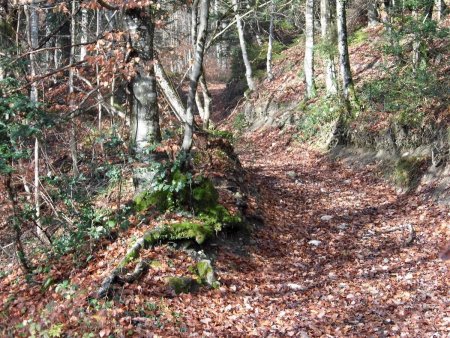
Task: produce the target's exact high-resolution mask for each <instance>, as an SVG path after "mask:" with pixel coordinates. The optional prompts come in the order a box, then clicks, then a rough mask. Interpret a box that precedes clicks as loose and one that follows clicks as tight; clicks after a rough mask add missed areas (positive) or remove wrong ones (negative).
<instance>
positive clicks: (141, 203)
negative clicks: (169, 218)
mask: <svg viewBox="0 0 450 338" xmlns="http://www.w3.org/2000/svg"><path fill="white" fill-rule="evenodd" d="M133 202H134V203H133V204H134V210H136V211H139V212H141V211H145V210H148V209H149V208H150V207H152V206H155V207H156V208H157V209H158V210H160V211H164V210H167V208H168V207H169V192H168V191H154V192H150V191H143V192H141V193H140V194H138V195H137V196H136V197H135V198H134V201H133Z"/></svg>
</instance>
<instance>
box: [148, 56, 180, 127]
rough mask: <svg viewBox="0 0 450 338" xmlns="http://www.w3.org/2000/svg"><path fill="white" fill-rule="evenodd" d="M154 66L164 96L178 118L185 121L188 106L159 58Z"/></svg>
mask: <svg viewBox="0 0 450 338" xmlns="http://www.w3.org/2000/svg"><path fill="white" fill-rule="evenodd" d="M154 66H155V75H156V82H157V83H158V85H159V87H160V88H161V91H162V92H163V95H164V97H165V98H166V100H167V102H169V105H170V107H171V108H172V111H173V112H174V114H175V116H176V117H177V119H178V120H179V121H181V122H185V112H186V108H185V107H184V105H183V102H182V101H181V99H180V96H179V95H178V93H177V91H176V90H175V89H174V87H173V85H172V82H171V81H170V79H169V77H168V76H167V74H166V72H165V71H164V68H163V66H162V65H161V62H160V61H159V60H158V59H157V58H155V63H154Z"/></svg>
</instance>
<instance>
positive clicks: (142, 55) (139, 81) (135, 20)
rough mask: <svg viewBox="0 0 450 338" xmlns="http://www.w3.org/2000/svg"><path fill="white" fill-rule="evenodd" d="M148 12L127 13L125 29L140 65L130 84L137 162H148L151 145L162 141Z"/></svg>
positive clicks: (152, 30)
mask: <svg viewBox="0 0 450 338" xmlns="http://www.w3.org/2000/svg"><path fill="white" fill-rule="evenodd" d="M150 11H151V10H148V11H133V10H127V13H126V18H125V19H126V26H127V29H128V32H129V37H130V38H129V40H130V42H131V45H132V48H133V49H134V51H135V52H136V53H137V57H138V58H139V63H138V64H137V66H136V76H135V77H134V79H133V81H132V83H131V91H132V110H131V141H132V147H133V150H134V153H135V155H136V156H137V158H138V159H140V160H143V161H144V162H145V161H146V160H147V159H146V158H145V153H146V151H147V150H148V147H149V146H150V145H151V144H154V143H157V142H160V141H161V131H160V127H159V113H158V104H157V96H156V79H155V75H154V69H153V65H152V63H153V36H154V24H153V21H152V18H151V12H150Z"/></svg>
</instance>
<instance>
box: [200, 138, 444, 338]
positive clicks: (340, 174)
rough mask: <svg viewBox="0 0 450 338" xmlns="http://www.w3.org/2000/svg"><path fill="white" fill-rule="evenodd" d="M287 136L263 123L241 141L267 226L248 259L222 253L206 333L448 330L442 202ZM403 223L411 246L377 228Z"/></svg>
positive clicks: (239, 149) (336, 333) (421, 333)
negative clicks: (401, 191)
mask: <svg viewBox="0 0 450 338" xmlns="http://www.w3.org/2000/svg"><path fill="white" fill-rule="evenodd" d="M290 142H291V139H290V136H289V135H287V134H283V133H282V132H280V131H271V132H264V135H263V134H259V135H257V134H253V135H251V136H248V137H243V138H242V139H241V140H240V141H239V142H238V144H237V152H238V153H239V156H240V158H241V161H242V164H243V166H244V168H245V169H246V170H247V171H248V172H249V177H250V179H251V182H249V183H250V184H251V185H252V186H253V187H255V188H256V190H258V191H259V192H258V193H257V199H258V204H259V208H260V210H261V211H262V214H263V215H262V216H263V218H264V225H263V226H261V227H258V228H257V229H255V231H254V234H253V240H254V246H253V247H251V249H250V258H249V259H246V258H241V259H240V258H238V257H235V256H233V254H231V253H226V254H225V255H222V256H219V259H218V261H217V265H218V274H219V276H221V282H222V284H223V287H222V288H221V290H222V293H221V296H220V297H216V299H215V300H214V301H213V304H214V303H216V304H217V305H220V306H218V307H216V308H215V310H213V312H214V314H213V312H211V323H215V328H214V329H212V328H211V329H212V331H216V332H222V333H231V334H238V335H240V334H244V333H245V334H246V335H248V334H254V335H257V336H268V335H275V336H295V337H307V336H309V337H318V336H324V335H325V334H330V335H332V336H353V335H356V336H361V337H362V336H389V335H400V334H401V333H405V334H408V335H409V336H412V337H419V336H421V337H423V336H431V335H432V334H434V333H440V334H441V335H442V336H445V335H446V334H448V332H449V331H448V315H449V308H448V307H446V305H448V301H449V295H448V289H449V288H448V286H449V285H448V279H446V277H447V274H448V269H447V267H446V265H445V263H444V262H442V261H440V260H439V259H438V258H437V255H438V252H439V247H442V246H443V245H444V244H445V241H443V239H445V231H446V227H447V224H448V223H447V221H448V220H449V217H448V214H447V212H448V210H447V209H446V208H444V207H439V206H435V205H433V203H431V202H430V203H428V202H426V201H425V200H424V199H423V198H421V197H420V196H415V195H397V193H396V192H395V190H394V189H393V188H392V187H390V186H388V185H387V184H385V183H384V182H383V181H381V180H380V179H378V178H377V177H376V176H375V175H374V174H373V173H372V172H371V169H373V168H371V167H367V168H365V169H352V168H349V167H347V166H345V165H343V164H341V163H339V162H334V161H331V160H329V159H328V158H327V157H325V156H324V155H321V154H319V153H317V152H314V151H312V150H310V149H307V148H305V147H299V146H292V147H290V146H289V143H290ZM406 224H411V225H413V226H414V229H415V230H416V232H417V234H416V238H415V240H414V241H413V243H412V244H411V245H407V244H406V242H407V240H408V236H409V232H408V231H407V230H406V229H405V230H401V229H400V230H398V231H392V232H389V231H386V232H383V233H379V231H381V230H382V229H383V231H384V230H394V229H395V228H396V227H399V226H402V225H406ZM447 231H448V230H447ZM447 235H448V234H447ZM231 268H233V269H234V271H235V272H233V271H230V269H231ZM208 308H210V307H209V306H208ZM217 310H220V311H219V312H215V311H217ZM214 317H215V318H214ZM446 318H447V319H446ZM208 320H209V319H208ZM203 322H204V321H202V323H203ZM219 323H220V326H218V325H219Z"/></svg>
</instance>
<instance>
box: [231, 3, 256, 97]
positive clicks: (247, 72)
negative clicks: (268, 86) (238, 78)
mask: <svg viewBox="0 0 450 338" xmlns="http://www.w3.org/2000/svg"><path fill="white" fill-rule="evenodd" d="M231 2H232V4H233V10H234V15H235V18H236V27H237V30H238V36H239V44H240V45H241V52H242V60H243V61H244V66H245V77H246V79H247V85H248V88H249V89H250V90H251V91H255V90H256V85H255V82H254V81H253V73H252V66H251V64H250V60H249V58H248V54H247V45H246V42H245V36H244V27H243V25H242V19H241V16H240V15H239V0H231Z"/></svg>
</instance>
